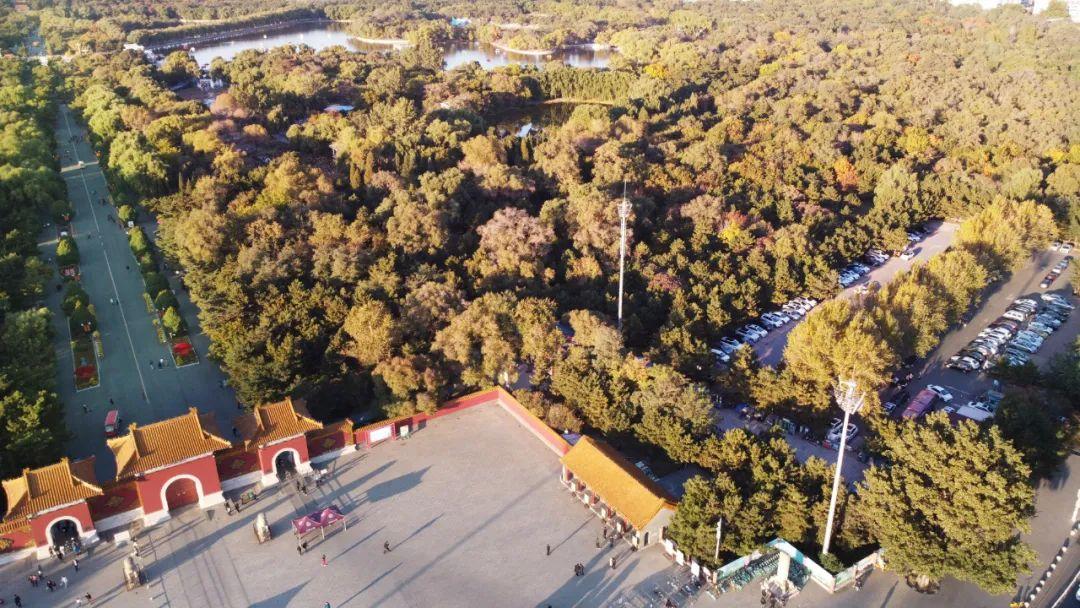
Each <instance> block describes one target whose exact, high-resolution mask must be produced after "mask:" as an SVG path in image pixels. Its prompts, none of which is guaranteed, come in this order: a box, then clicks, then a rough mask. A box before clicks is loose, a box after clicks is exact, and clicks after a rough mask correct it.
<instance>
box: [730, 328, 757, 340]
mask: <svg viewBox="0 0 1080 608" xmlns="http://www.w3.org/2000/svg"><path fill="white" fill-rule="evenodd" d="M735 335H736V336H738V337H739V339H740V340H742V341H743V342H746V343H747V344H753V343H754V342H757V341H758V340H760V339H761V338H760V337H758V334H757V332H756V331H753V330H750V329H747V328H745V327H744V328H742V329H736V330H735Z"/></svg>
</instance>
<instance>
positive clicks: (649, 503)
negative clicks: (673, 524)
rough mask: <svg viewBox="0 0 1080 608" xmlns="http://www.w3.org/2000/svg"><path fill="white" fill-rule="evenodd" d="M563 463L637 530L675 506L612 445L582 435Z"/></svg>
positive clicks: (662, 490)
mask: <svg viewBox="0 0 1080 608" xmlns="http://www.w3.org/2000/svg"><path fill="white" fill-rule="evenodd" d="M562 463H563V465H565V466H566V468H567V469H570V472H571V473H573V474H574V477H576V478H577V479H579V480H580V481H581V482H582V483H584V484H585V486H586V487H587V488H588V489H589V490H590V491H592V493H593V494H594V495H596V496H597V497H598V498H599V499H600V500H601V501H603V502H604V504H606V505H607V506H608V507H610V508H612V509H613V510H614V511H615V512H616V513H618V514H619V516H620V517H622V518H623V519H624V520H626V523H628V524H630V525H631V526H633V527H634V528H635V529H637V530H641V529H642V528H644V527H645V526H646V525H647V524H648V523H649V522H650V521H652V518H653V517H655V516H656V514H657V513H659V512H660V509H662V508H664V507H668V508H673V507H674V505H673V504H672V502H671V499H670V498H669V497H668V495H667V493H666V492H664V489H663V488H661V487H660V485H659V484H657V483H656V482H654V481H653V480H651V479H649V478H648V477H646V476H645V474H644V473H642V472H641V471H640V470H638V468H637V467H635V466H634V465H633V464H631V463H630V461H629V460H627V459H626V458H624V457H623V455H622V454H620V453H619V452H618V451H617V450H615V449H614V448H612V447H611V446H609V445H608V444H606V443H604V442H602V441H599V440H597V439H592V438H591V437H585V436H582V437H581V438H580V439H578V442H577V443H576V444H574V447H572V448H570V451H569V452H567V453H566V456H563V457H562Z"/></svg>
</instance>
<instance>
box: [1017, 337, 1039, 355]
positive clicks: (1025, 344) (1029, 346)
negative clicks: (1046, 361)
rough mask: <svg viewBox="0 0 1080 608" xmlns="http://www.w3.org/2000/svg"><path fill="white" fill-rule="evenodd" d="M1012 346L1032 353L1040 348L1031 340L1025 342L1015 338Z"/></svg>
mask: <svg viewBox="0 0 1080 608" xmlns="http://www.w3.org/2000/svg"><path fill="white" fill-rule="evenodd" d="M1011 346H1012V347H1013V349H1016V350H1021V351H1024V352H1027V353H1030V354H1035V351H1037V350H1039V347H1038V346H1036V345H1034V344H1032V343H1030V342H1024V341H1021V340H1013V341H1012V343H1011Z"/></svg>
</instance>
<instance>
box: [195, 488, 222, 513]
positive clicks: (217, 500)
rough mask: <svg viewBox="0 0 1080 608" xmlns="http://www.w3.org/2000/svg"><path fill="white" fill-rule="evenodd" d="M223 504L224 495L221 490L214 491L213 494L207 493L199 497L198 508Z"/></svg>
mask: <svg viewBox="0 0 1080 608" xmlns="http://www.w3.org/2000/svg"><path fill="white" fill-rule="evenodd" d="M222 504H225V495H224V494H222V493H221V492H214V493H213V494H207V495H206V496H203V497H202V498H200V499H199V508H200V509H205V508H207V507H212V506H214V505H222Z"/></svg>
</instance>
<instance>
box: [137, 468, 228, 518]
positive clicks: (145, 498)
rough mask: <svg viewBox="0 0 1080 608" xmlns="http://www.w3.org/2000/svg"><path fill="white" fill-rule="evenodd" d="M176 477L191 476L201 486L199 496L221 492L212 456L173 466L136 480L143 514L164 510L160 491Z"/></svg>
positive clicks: (219, 480)
mask: <svg viewBox="0 0 1080 608" xmlns="http://www.w3.org/2000/svg"><path fill="white" fill-rule="evenodd" d="M177 475H191V476H193V477H195V478H197V479H198V480H199V482H200V483H201V484H202V494H201V496H208V495H210V494H216V493H217V492H220V491H221V479H220V478H219V477H218V470H217V462H216V461H215V459H214V456H213V455H212V454H208V455H206V456H203V457H201V458H199V459H197V460H192V461H191V462H185V463H183V464H178V465H173V466H171V467H168V468H166V469H162V470H160V471H155V472H153V473H150V474H149V475H146V476H145V478H143V479H140V480H137V481H136V485H137V487H138V490H139V500H141V501H142V506H143V513H156V512H158V511H161V510H162V509H164V508H165V505H163V504H161V489H162V487H164V486H165V484H166V483H167V482H168V481H169V480H170V479H172V478H174V477H176V476H177Z"/></svg>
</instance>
